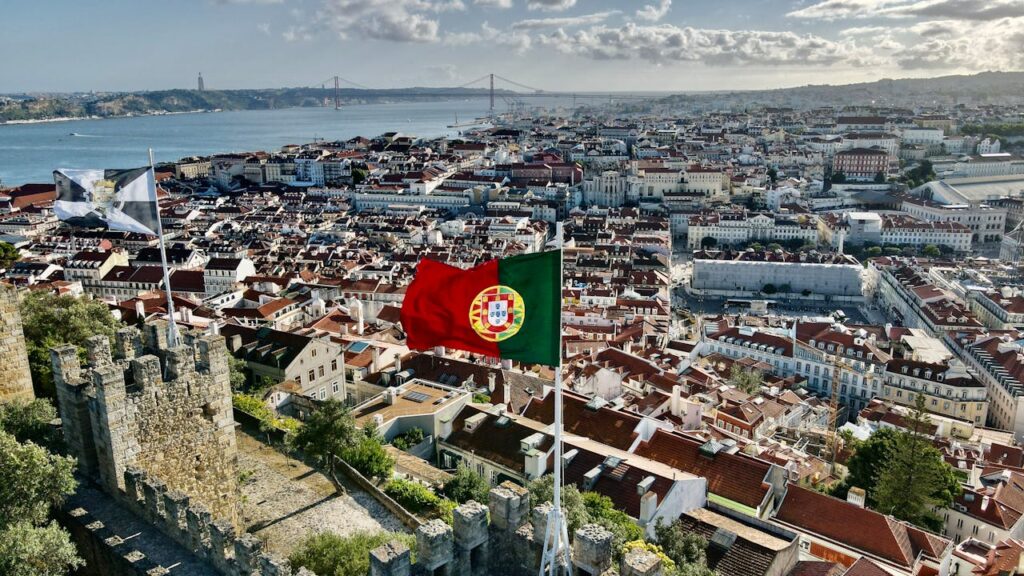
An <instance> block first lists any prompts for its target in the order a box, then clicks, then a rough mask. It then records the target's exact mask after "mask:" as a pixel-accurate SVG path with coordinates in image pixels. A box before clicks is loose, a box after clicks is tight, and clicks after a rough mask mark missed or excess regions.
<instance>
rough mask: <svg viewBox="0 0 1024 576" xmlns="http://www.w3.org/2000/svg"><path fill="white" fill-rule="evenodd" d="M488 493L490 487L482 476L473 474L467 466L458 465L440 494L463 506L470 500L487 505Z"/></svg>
mask: <svg viewBox="0 0 1024 576" xmlns="http://www.w3.org/2000/svg"><path fill="white" fill-rule="evenodd" d="M490 491H491V485H490V484H488V483H487V480H484V478H483V476H480V475H479V474H477V473H476V472H474V471H473V470H472V469H471V468H470V467H469V466H466V465H464V464H460V465H459V467H458V469H456V470H455V474H454V475H453V476H452V479H451V480H449V481H447V482H445V484H444V489H443V490H442V493H443V494H444V495H445V497H447V498H451V499H452V500H454V501H456V502H458V503H459V504H465V503H466V502H469V501H470V500H476V501H477V502H480V503H481V504H487V502H488V500H489V496H488V493H489V492H490Z"/></svg>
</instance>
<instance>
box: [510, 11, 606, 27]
mask: <svg viewBox="0 0 1024 576" xmlns="http://www.w3.org/2000/svg"><path fill="white" fill-rule="evenodd" d="M618 14H621V12H620V11H618V10H608V11H606V12H595V13H593V14H583V15H581V16H565V17H561V18H534V19H528V20H520V21H519V22H515V23H514V24H512V26H511V28H512V29H513V30H536V29H539V28H571V27H573V26H586V25H589V24H598V23H600V22H604V21H605V20H607V19H608V18H610V17H611V16H616V15H618Z"/></svg>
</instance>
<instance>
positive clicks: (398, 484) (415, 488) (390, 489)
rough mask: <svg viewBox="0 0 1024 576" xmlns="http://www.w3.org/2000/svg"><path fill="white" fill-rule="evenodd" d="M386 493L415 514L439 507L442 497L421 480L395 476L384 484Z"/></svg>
mask: <svg viewBox="0 0 1024 576" xmlns="http://www.w3.org/2000/svg"><path fill="white" fill-rule="evenodd" d="M384 493H385V494H387V495H388V496H391V497H392V498H394V499H395V501H396V502H398V503H399V504H401V505H402V507H403V508H405V509H406V510H408V511H410V512H412V513H413V514H422V513H424V512H429V511H431V510H434V509H435V508H437V506H438V504H440V502H441V499H440V498H438V496H437V494H434V493H433V492H431V491H430V488H427V487H426V486H424V485H423V484H420V483H419V482H413V481H412V480H404V479H402V478H393V479H391V480H389V481H388V483H387V484H385V485H384Z"/></svg>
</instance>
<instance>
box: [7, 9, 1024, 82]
mask: <svg viewBox="0 0 1024 576" xmlns="http://www.w3.org/2000/svg"><path fill="white" fill-rule="evenodd" d="M176 8H177V9H176V10H174V11H169V10H158V9H156V8H153V7H143V8H141V9H140V8H139V7H138V6H136V5H134V4H132V3H129V2H127V1H124V0H114V1H110V2H104V3H103V4H102V5H99V6H93V5H90V6H85V5H79V4H76V3H71V2H66V1H64V0H59V1H56V2H52V3H49V4H48V6H47V8H46V9H45V10H40V8H39V6H37V5H33V4H32V3H28V2H20V1H19V2H15V3H14V4H12V5H11V6H8V7H7V10H6V15H7V20H8V21H9V22H11V23H12V24H13V25H12V26H10V31H9V33H8V34H7V35H6V36H5V37H4V38H3V39H0V50H3V51H4V53H5V54H7V55H9V56H10V57H8V58H6V59H5V65H4V68H5V70H4V78H5V80H6V82H5V91H6V92H21V91H25V92H33V91H65V92H67V91H89V90H96V91H119V90H156V89H166V88H193V87H195V85H196V75H197V73H198V72H199V71H202V72H203V74H204V78H205V80H206V87H207V89H212V90H216V89H236V88H263V87H277V86H313V85H319V84H321V83H322V82H324V81H326V79H328V78H329V77H331V76H333V75H335V74H340V75H342V76H343V77H346V78H348V79H350V80H352V81H354V82H357V83H360V84H362V85H364V86H369V87H373V88H394V87H407V86H453V85H460V84H463V83H465V82H469V81H471V80H473V79H474V78H477V77H479V76H481V75H483V74H486V73H490V72H496V73H499V74H501V75H503V76H506V77H508V78H512V79H514V80H517V81H519V82H522V83H524V84H527V85H531V86H536V87H538V88H542V89H545V90H553V91H558V90H569V89H572V90H578V91H588V90H590V91H601V90H605V91H607V90H608V89H609V82H610V81H611V80H614V82H613V85H614V87H615V89H616V90H618V91H690V90H719V89H727V90H735V89H761V88H776V87H788V86H797V85H803V84H809V83H813V84H823V83H827V84H845V83H850V82H861V81H871V80H877V79H880V78H909V77H933V76H941V75H946V74H956V73H973V72H979V71H983V70H1018V69H1020V68H1021V67H1022V60H1024V56H1022V55H1024V50H1022V49H1021V48H1022V46H1024V2H1021V1H1019V0H1001V1H997V2H986V3H982V2H963V1H953V0H916V1H911V0H803V1H796V2H789V1H787V2H781V1H768V0H743V1H740V2H733V3H728V4H725V3H713V2H707V1H703V0H696V1H682V0H674V1H673V0H644V1H639V2H622V1H614V0H397V1H396V0H389V1H384V0H189V1H187V2H182V3H180V4H178V5H176ZM111 22H117V23H118V24H117V26H116V29H110V27H109V23H111ZM104 30H107V31H106V32H104ZM184 38H187V39H188V40H187V41H182V39H184ZM41 39H42V40H43V41H44V42H46V43H48V44H49V49H44V50H40V49H39V44H40V40H41ZM211 55H216V57H215V58H211ZM353 63H355V64H356V65H353Z"/></svg>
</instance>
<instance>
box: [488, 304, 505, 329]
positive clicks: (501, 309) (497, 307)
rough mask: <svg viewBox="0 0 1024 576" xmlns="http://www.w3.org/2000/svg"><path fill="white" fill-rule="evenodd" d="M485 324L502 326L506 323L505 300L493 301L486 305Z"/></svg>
mask: <svg viewBox="0 0 1024 576" xmlns="http://www.w3.org/2000/svg"><path fill="white" fill-rule="evenodd" d="M487 322H488V323H489V324H490V325H491V326H504V325H505V324H506V323H508V301H507V300H504V299H501V300H495V301H493V302H490V303H488V304H487Z"/></svg>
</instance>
